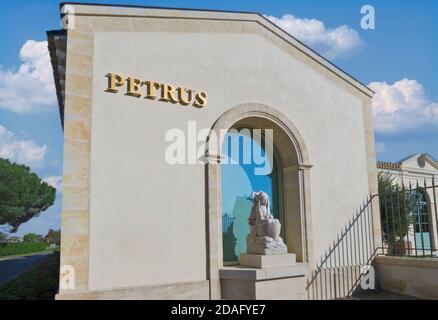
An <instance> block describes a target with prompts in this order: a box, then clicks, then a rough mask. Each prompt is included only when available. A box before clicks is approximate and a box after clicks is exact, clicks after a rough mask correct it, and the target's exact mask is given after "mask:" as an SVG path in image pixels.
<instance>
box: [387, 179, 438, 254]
mask: <svg viewBox="0 0 438 320" xmlns="http://www.w3.org/2000/svg"><path fill="white" fill-rule="evenodd" d="M437 195H438V185H435V181H434V180H432V184H431V185H427V183H426V180H424V182H423V183H422V184H420V183H419V182H418V181H416V183H415V185H412V184H409V186H408V187H407V188H406V187H405V186H404V185H403V184H402V186H401V188H400V189H399V190H397V191H395V192H389V193H386V194H380V195H379V202H380V215H381V228H382V248H381V251H382V254H385V255H399V256H416V257H422V256H423V257H424V256H429V257H434V256H437V248H436V245H437V244H436V239H437V237H436V236H437V232H438V228H437V222H438V211H437V202H436V201H437Z"/></svg>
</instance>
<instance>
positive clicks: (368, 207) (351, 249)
mask: <svg viewBox="0 0 438 320" xmlns="http://www.w3.org/2000/svg"><path fill="white" fill-rule="evenodd" d="M437 196H438V185H435V181H432V184H431V185H427V183H426V181H424V182H423V183H422V184H421V185H420V183H418V182H416V184H415V185H412V184H410V185H409V186H408V187H405V186H404V185H401V186H398V187H396V188H393V190H392V191H391V192H387V193H382V194H376V195H372V196H369V197H368V199H367V200H366V201H365V202H364V203H363V205H362V206H361V207H360V209H359V210H358V211H357V212H356V213H355V214H354V215H353V217H352V218H351V219H350V221H349V222H348V223H347V224H346V226H345V228H344V229H343V230H342V231H341V232H340V234H339V236H338V237H337V238H336V240H335V241H333V243H332V244H331V245H330V246H329V248H328V249H327V251H326V253H325V254H324V256H323V257H322V258H321V261H320V262H319V263H317V266H316V268H315V269H314V270H313V271H312V272H311V273H310V275H309V276H308V281H307V293H308V298H309V299H316V300H319V299H322V300H326V299H337V298H342V297H347V296H350V295H352V294H353V293H354V291H355V290H356V289H357V287H358V285H359V284H360V281H361V277H362V276H363V275H364V274H365V273H367V272H368V267H369V266H370V265H371V263H372V261H373V260H374V258H375V256H376V255H378V254H379V255H381V254H383V255H400V256H416V257H438V251H437V242H438V240H437V239H438V237H437V235H438V228H437V224H438V210H437V207H438V205H437ZM377 199H378V200H379V201H378V202H377V201H376V200H377ZM374 205H378V206H379V210H380V223H381V235H378V234H377V235H375V234H374V228H373V226H374V221H373V206H374ZM375 236H377V237H380V236H381V239H382V241H381V242H382V245H381V246H376V244H375V239H376V238H375Z"/></svg>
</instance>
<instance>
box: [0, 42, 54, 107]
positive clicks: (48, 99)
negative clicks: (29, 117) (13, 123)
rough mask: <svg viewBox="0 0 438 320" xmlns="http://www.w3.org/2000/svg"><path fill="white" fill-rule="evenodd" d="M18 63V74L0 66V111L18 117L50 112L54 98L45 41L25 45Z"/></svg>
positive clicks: (50, 67)
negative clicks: (44, 111) (21, 114)
mask: <svg viewBox="0 0 438 320" xmlns="http://www.w3.org/2000/svg"><path fill="white" fill-rule="evenodd" d="M20 60H21V61H22V64H21V65H20V67H19V68H18V70H5V69H4V68H3V67H2V66H0V108H4V109H8V110H11V111H14V112H18V113H25V112H32V111H41V110H48V109H50V108H53V107H54V106H55V105H56V94H55V85H54V82H53V73H52V66H51V64H50V57H49V52H48V48H47V41H34V40H28V41H26V43H25V44H24V45H23V46H22V47H21V50H20Z"/></svg>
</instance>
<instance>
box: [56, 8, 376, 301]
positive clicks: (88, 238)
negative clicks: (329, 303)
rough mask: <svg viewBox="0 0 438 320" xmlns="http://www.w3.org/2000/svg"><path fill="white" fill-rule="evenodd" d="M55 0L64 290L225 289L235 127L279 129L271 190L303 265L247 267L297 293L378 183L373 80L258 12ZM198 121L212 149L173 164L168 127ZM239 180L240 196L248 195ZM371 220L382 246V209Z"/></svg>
mask: <svg viewBox="0 0 438 320" xmlns="http://www.w3.org/2000/svg"><path fill="white" fill-rule="evenodd" d="M63 6H64V7H63V10H64V11H66V12H68V14H67V15H64V16H63V17H64V18H66V17H68V21H69V23H70V27H68V26H67V27H68V28H67V30H63V31H51V32H48V39H49V49H50V53H51V58H52V64H53V67H54V75H55V82H56V87H57V93H58V101H59V105H60V114H61V119H62V121H63V127H64V174H63V212H62V227H61V229H62V244H61V274H62V276H65V274H64V275H63V269H62V268H63V267H64V266H71V267H72V268H71V270H74V273H75V277H74V282H75V286H74V288H72V287H67V288H63V287H61V288H60V292H59V295H58V298H60V299H64V298H65V299H67V298H84V299H107V298H145V299H152V298H154V299H166V298H169V299H171V298H173V299H178V298H191V299H220V298H224V297H225V298H227V296H224V294H225V291H227V290H228V291H227V292H228V293H227V294H230V295H232V293H233V292H235V291H233V290H234V289H229V284H230V283H232V286H233V285H234V284H233V283H234V282H233V281H234V280H239V279H240V278H239V277H240V276H241V275H240V273H238V272H237V271H238V270H237V269H239V266H232V265H231V266H229V265H228V264H227V263H228V262H230V261H231V262H232V261H233V259H234V260H236V259H235V258H233V257H231V258H229V259H228V254H229V253H230V251H229V250H228V251H227V250H226V248H225V247H226V246H227V244H226V241H225V240H224V238H225V236H226V234H227V233H226V232H227V231H224V228H223V226H222V223H224V224H225V223H227V226H228V227H229V223H231V222H226V221H228V220H224V219H223V216H224V215H225V213H226V212H228V211H226V210H225V209H224V207H225V205H226V203H225V199H226V198H227V197H229V193H230V190H233V187H235V186H234V185H233V180H231V183H229V184H225V185H224V183H225V182H224V181H230V180H229V179H228V178H227V176H225V170H226V169H224V166H223V164H221V162H220V161H221V159H223V153H224V152H223V151H221V150H220V148H219V150H218V149H217V148H216V149H215V148H214V145H215V144H217V145H219V146H220V145H222V143H223V140H221V137H220V134H218V133H219V132H220V131H221V130H225V131H229V130H230V129H242V128H248V129H249V130H250V132H252V131H253V130H257V129H261V130H266V129H269V130H272V132H273V135H272V140H273V145H274V148H275V159H274V160H275V168H276V169H275V170H274V173H275V178H273V177H270V179H269V185H268V186H267V187H266V188H268V189H270V190H272V192H271V198H272V199H274V198H275V201H273V202H275V203H276V204H275V206H274V207H275V208H276V209H275V208H274V210H275V212H273V214H274V215H275V214H277V215H278V218H279V220H280V221H281V223H282V226H283V231H282V237H283V238H284V240H285V243H286V245H287V248H288V251H289V252H290V253H293V254H295V255H296V261H297V264H296V267H295V268H292V269H288V270H286V271H284V270H282V269H276V270H275V272H273V273H272V274H271V275H270V276H267V275H266V274H264V275H263V277H264V278H263V277H262V276H261V275H260V274H261V273H260V272H258V271H257V270H252V269H251V270H247V271H245V272H248V273H247V274H246V275H248V274H251V277H254V281H255V288H256V289H254V290H256V291H257V292H262V291H263V290H266V292H268V291H269V297H271V298H272V297H274V298H275V297H277V298H284V297H286V298H306V296H305V295H303V294H302V292H303V290H305V282H306V276H307V272H310V271H312V270H314V269H315V268H316V266H317V261H319V260H320V259H321V257H323V256H324V254H325V253H326V252H327V249H328V248H329V246H330V245H331V244H332V243H333V241H334V240H335V239H336V237H338V236H339V234H340V232H342V230H343V229H344V226H345V224H346V223H348V221H349V219H350V218H351V216H352V215H353V213H354V212H355V211H356V210H357V209H358V208H359V207H360V206H361V205H362V204H363V201H364V200H365V199H367V197H369V195H370V194H375V193H376V192H377V169H376V160H375V148H374V136H373V124H372V111H371V99H372V95H373V92H372V91H371V90H370V89H369V88H367V87H366V86H365V85H363V84H362V83H360V82H359V81H357V80H355V79H354V78H352V77H351V76H349V75H348V74H346V73H345V72H343V71H342V70H340V69H339V68H337V67H336V66H334V65H333V64H331V63H330V62H328V61H327V60H325V59H324V58H322V57H321V56H319V55H318V54H316V53H315V52H313V51H312V50H310V49H309V48H307V47H306V46H304V45H303V44H302V43H300V42H299V41H297V40H296V39H295V38H293V37H292V36H290V35H289V34H287V33H286V32H284V31H283V30H281V29H280V28H278V27H277V26H275V25H274V24H272V23H271V22H270V21H269V20H267V19H266V18H264V17H263V16H261V15H259V14H255V13H235V12H217V11H200V10H179V9H155V8H142V7H129V6H110V5H108V6H106V5H85V4H63ZM66 6H67V7H66ZM72 24H74V26H72ZM190 95H191V96H190ZM193 124H195V125H196V128H197V129H198V130H200V129H207V130H208V131H207V134H206V135H205V136H202V135H200V138H199V140H200V141H199V142H200V143H202V142H204V143H205V142H207V143H205V150H204V149H202V150H204V151H203V154H202V155H201V156H200V158H204V159H207V160H208V161H207V162H205V163H204V164H202V163H199V162H198V161H197V160H198V159H197V158H196V159H195V163H186V164H181V163H179V164H178V163H177V164H174V163H173V164H171V163H169V162H168V161H166V152H167V151H168V148H169V144H170V142H169V141H168V140H167V139H166V135H167V134H168V133H169V130H174V129H178V130H182V131H183V132H188V131H189V127H190V126H192V125H193ZM178 132H180V131H178ZM212 133H215V134H212ZM216 133H217V134H216ZM189 139H190V138H189V137H187V140H186V142H187V145H188V140H189ZM264 139H265V140H267V138H266V137H265V138H264ZM195 140H196V138H195ZM202 140H203V141H202ZM198 148H199V145H197V146H196V150H198ZM347 150H348V152H347ZM189 153H190V152H189V150H188V149H187V155H185V156H184V159H185V160H187V161H186V162H190V161H189V160H190V159H187V158H188V154H189ZM272 166H273V167H274V164H272ZM227 179H228V180H227ZM235 179H236V181H237V175H236V176H235ZM253 181H256V179H254V180H252V181H251V182H253ZM257 181H258V180H257ZM267 181H268V180H267ZM257 183H258V182H257ZM236 184H237V182H236ZM254 185H255V184H250V185H249V186H250V187H252V189H253V190H247V189H245V190H247V191H248V192H249V191H259V190H257V189H256V190H254V189H255V188H256V187H258V185H257V186H256V187H255V186H254ZM264 185H265V184H264ZM263 188H265V187H263ZM260 189H262V187H260ZM247 191H245V192H242V193H238V192H235V194H234V197H241V198H239V199H240V200H241V201H242V202H238V201H237V200H236V201H237V202H236V203H237V204H238V203H242V204H243V205H242V207H245V203H247V202H245V201H246V200H245V197H248V196H249V194H248V192H247ZM240 200H239V201H240ZM230 203H231V202H230ZM237 207H238V206H237ZM230 208H232V210H234V211H233V212H234V213H233V214H234V215H233V216H232V219H237V220H238V219H240V217H243V216H239V215H238V212H237V211H236V210H237V209H235V208H236V206H235V207H231V206H230ZM225 211H226V212H225ZM243 211H244V210H243ZM243 211H239V212H243ZM239 214H240V213H239ZM248 214H249V212H248ZM371 216H372V217H374V219H372V220H367V221H368V222H369V225H370V228H371V229H372V230H371V229H368V230H369V232H371V231H374V233H373V234H375V239H373V240H375V241H373V246H374V245H375V246H378V242H379V241H380V240H379V239H380V237H379V236H378V235H379V234H380V223H379V212H378V205H375V206H374V209H373V211H372V212H371ZM224 221H225V222H224ZM234 221H236V220H233V223H234ZM236 223H237V222H236ZM227 230H228V229H227ZM230 230H231V229H230ZM232 230H234V229H232ZM242 230H243V229H242ZM232 236H233V237H235V238H236V239H237V238H239V237H240V238H241V237H242V235H241V233H235V234H234V235H232ZM238 240H239V239H237V240H236V241H238ZM233 241H234V240H232V243H234V242H233ZM243 248H244V247H243ZM371 249H373V248H371ZM233 250H236V249H235V248H234V249H231V256H232V255H233ZM242 250H244V249H242ZM371 251H372V250H371ZM236 252H237V251H234V253H236ZM225 253H226V254H225ZM237 253H238V252H237ZM225 256H226V257H225ZM237 262H238V261H237ZM227 268H228V269H227ZM233 268H235V269H233ZM236 270H237V271H236ZM236 272H237V273H236ZM282 272H286V273H282ZM62 276H61V277H62ZM236 277H237V279H236ZM285 278H287V279H288V280H287V281H286V282H281V281H283V280H281V279H285ZM279 279H280V280H281V281H280V280H279ZM239 281H240V280H239ZM237 282H238V281H237ZM247 285H249V284H248V282H245V281H243V282H239V284H237V285H236V288H237V289H235V290H237V291H239V290H241V291H242V290H246V289H245V288H246V287H245V286H247ZM262 285H265V286H267V287H268V288H266V287H265V288H262ZM239 286H240V287H239ZM225 287H226V288H227V289H224V288H225ZM239 288H240V289H239ZM224 290H225V291H224ZM230 290H231V291H230ZM258 290H259V291H258ZM294 290H295V291H294ZM263 292H265V291H263ZM263 297H267V296H263V295H262V294H258V293H257V294H256V295H254V296H249V297H248V298H254V299H256V298H263Z"/></svg>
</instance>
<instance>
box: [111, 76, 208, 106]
mask: <svg viewBox="0 0 438 320" xmlns="http://www.w3.org/2000/svg"><path fill="white" fill-rule="evenodd" d="M106 77H107V78H108V87H107V89H106V90H105V91H106V92H111V93H118V92H119V90H121V89H124V90H125V95H127V96H130V97H136V98H140V97H143V98H146V99H152V100H155V99H157V98H158V100H159V101H164V102H170V103H179V104H181V105H183V106H188V105H192V106H194V107H196V108H202V107H205V106H206V105H207V93H206V92H205V91H202V90H200V91H198V92H196V91H195V90H193V89H190V88H184V87H175V86H172V85H170V84H167V83H160V82H156V81H152V80H142V79H138V78H135V77H125V76H122V75H120V74H115V73H108V74H107V75H106Z"/></svg>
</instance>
